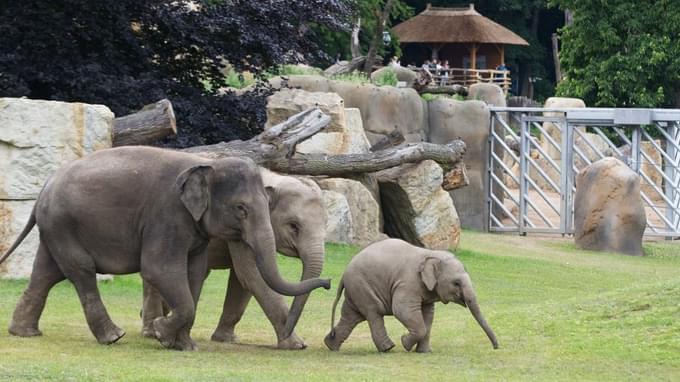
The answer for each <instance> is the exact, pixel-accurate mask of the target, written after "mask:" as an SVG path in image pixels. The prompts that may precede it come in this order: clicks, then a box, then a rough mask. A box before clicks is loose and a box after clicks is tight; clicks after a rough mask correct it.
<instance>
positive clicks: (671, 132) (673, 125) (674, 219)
mask: <svg viewBox="0 0 680 382" xmlns="http://www.w3.org/2000/svg"><path fill="white" fill-rule="evenodd" d="M666 133H667V134H668V137H669V138H671V139H672V140H673V143H675V144H672V143H670V142H666V154H667V155H668V157H669V158H670V159H671V160H672V161H671V163H668V162H669V161H668V160H667V159H666V160H665V163H666V164H665V166H664V169H663V171H664V173H665V175H666V177H668V179H670V180H671V182H670V183H671V184H669V182H664V184H663V188H664V194H665V195H666V198H668V200H669V201H670V202H671V203H672V204H670V205H669V204H668V202H667V203H666V218H667V219H668V221H669V222H671V223H673V226H668V224H666V226H667V227H666V229H667V230H668V231H669V232H677V231H678V222H679V220H680V216H678V213H677V212H676V211H675V209H676V208H678V205H679V204H680V192H678V190H677V189H676V186H677V185H678V169H677V164H680V163H679V160H678V159H680V158H679V157H680V155H679V154H680V153H679V152H678V150H677V149H676V148H675V145H677V144H679V143H680V134H679V133H680V129H678V122H677V121H670V122H666ZM662 161H663V158H662ZM666 240H673V237H672V236H666Z"/></svg>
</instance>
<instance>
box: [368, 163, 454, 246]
mask: <svg viewBox="0 0 680 382" xmlns="http://www.w3.org/2000/svg"><path fill="white" fill-rule="evenodd" d="M375 175H376V178H377V180H378V183H379V184H380V195H381V201H382V208H383V214H384V217H385V233H386V234H387V235H388V236H390V237H398V238H401V239H403V240H406V241H408V242H409V243H412V244H414V245H418V246H421V247H425V248H431V249H455V248H456V247H457V246H458V243H459V241H460V220H459V218H458V214H457V212H456V208H455V207H454V205H453V202H452V201H451V198H450V197H449V195H448V193H447V192H446V191H444V190H443V189H442V187H441V184H442V177H443V171H442V169H441V167H439V165H438V164H437V163H435V162H434V161H431V160H427V161H424V162H421V163H418V164H406V165H402V166H399V167H395V168H391V169H387V170H383V171H380V172H377V173H376V174H375Z"/></svg>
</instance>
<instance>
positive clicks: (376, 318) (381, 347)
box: [368, 314, 394, 352]
mask: <svg viewBox="0 0 680 382" xmlns="http://www.w3.org/2000/svg"><path fill="white" fill-rule="evenodd" d="M368 327H369V328H370V329H371V337H372V338H373V343H374V344H375V347H376V348H378V351H379V352H387V351H390V350H391V349H392V348H393V347H394V342H392V340H391V339H390V337H389V336H388V335H387V330H385V319H384V317H383V316H381V315H379V314H371V315H370V316H369V317H368Z"/></svg>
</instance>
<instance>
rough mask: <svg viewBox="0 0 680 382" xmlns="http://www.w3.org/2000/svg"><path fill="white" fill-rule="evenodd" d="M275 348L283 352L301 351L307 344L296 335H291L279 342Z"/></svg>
mask: <svg viewBox="0 0 680 382" xmlns="http://www.w3.org/2000/svg"><path fill="white" fill-rule="evenodd" d="M277 347H278V348H279V349H283V350H302V349H305V348H307V344H306V343H305V341H303V340H302V338H300V337H298V335H297V334H295V333H293V334H291V335H290V336H289V337H288V338H286V339H285V340H281V341H279V343H278V345H277Z"/></svg>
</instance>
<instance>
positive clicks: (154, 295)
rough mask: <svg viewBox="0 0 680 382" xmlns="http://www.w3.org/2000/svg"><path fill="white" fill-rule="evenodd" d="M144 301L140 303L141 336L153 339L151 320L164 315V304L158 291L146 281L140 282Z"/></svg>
mask: <svg viewBox="0 0 680 382" xmlns="http://www.w3.org/2000/svg"><path fill="white" fill-rule="evenodd" d="M142 288H143V293H144V301H143V303H142V325H143V326H142V336H144V337H154V332H153V320H155V319H156V318H158V317H163V316H165V315H166V312H164V309H163V305H165V302H164V301H163V298H162V297H161V294H160V293H158V290H157V289H156V288H154V287H153V285H151V284H150V283H148V282H147V281H142Z"/></svg>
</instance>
